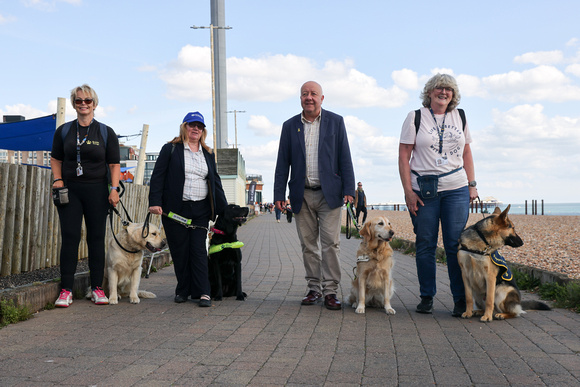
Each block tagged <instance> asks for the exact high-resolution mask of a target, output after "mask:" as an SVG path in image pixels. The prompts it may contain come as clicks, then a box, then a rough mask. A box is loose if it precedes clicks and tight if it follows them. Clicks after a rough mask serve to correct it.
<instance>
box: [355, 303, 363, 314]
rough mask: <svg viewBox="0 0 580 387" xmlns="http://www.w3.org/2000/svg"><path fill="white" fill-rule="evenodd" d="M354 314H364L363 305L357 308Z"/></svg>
mask: <svg viewBox="0 0 580 387" xmlns="http://www.w3.org/2000/svg"><path fill="white" fill-rule="evenodd" d="M354 312H355V313H358V314H364V313H365V306H364V305H360V306H358V307H357V308H356V310H355V311H354Z"/></svg>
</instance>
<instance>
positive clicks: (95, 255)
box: [58, 182, 109, 290]
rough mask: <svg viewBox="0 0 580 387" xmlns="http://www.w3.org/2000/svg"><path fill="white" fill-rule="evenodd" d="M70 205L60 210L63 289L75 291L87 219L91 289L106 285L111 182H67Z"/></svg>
mask: <svg viewBox="0 0 580 387" xmlns="http://www.w3.org/2000/svg"><path fill="white" fill-rule="evenodd" d="M67 187H68V197H69V203H68V204H66V205H64V206H62V207H58V216H59V219H60V230H61V234H62V246H61V248H60V277H61V278H60V281H61V288H62V289H71V290H72V288H73V284H74V277H75V272H76V270H77V262H78V258H79V243H80V241H81V225H82V221H83V217H84V219H85V225H86V228H87V245H88V248H89V270H90V277H91V287H93V288H95V287H97V286H102V284H103V275H104V270H105V234H106V227H107V211H108V209H109V200H108V198H109V192H108V187H107V183H104V182H103V183H79V182H67Z"/></svg>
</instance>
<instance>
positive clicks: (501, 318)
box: [493, 313, 505, 320]
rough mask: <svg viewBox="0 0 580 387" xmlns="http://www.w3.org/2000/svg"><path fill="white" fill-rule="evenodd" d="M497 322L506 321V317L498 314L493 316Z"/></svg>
mask: <svg viewBox="0 0 580 387" xmlns="http://www.w3.org/2000/svg"><path fill="white" fill-rule="evenodd" d="M493 318H494V319H495V320H505V317H504V316H503V314H501V313H497V314H495V315H494V316H493Z"/></svg>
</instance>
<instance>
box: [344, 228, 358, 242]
mask: <svg viewBox="0 0 580 387" xmlns="http://www.w3.org/2000/svg"><path fill="white" fill-rule="evenodd" d="M340 232H341V233H343V234H346V226H340ZM350 235H351V236H352V237H355V238H356V239H360V234H359V233H358V230H357V229H356V227H354V226H351V228H350Z"/></svg>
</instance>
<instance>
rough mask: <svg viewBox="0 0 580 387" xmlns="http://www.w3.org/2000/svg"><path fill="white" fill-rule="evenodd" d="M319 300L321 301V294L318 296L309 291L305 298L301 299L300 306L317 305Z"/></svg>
mask: <svg viewBox="0 0 580 387" xmlns="http://www.w3.org/2000/svg"><path fill="white" fill-rule="evenodd" d="M321 299H322V294H320V293H318V292H316V291H314V290H311V291H309V292H308V294H307V295H306V297H304V298H303V299H302V305H314V304H315V303H317V302H318V301H320V300H321Z"/></svg>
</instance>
